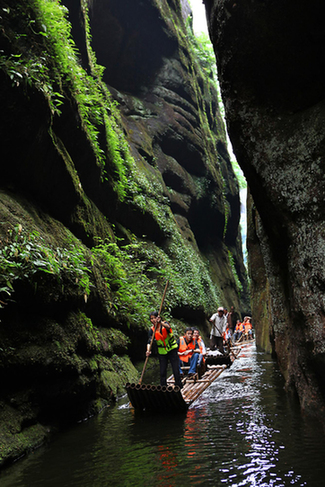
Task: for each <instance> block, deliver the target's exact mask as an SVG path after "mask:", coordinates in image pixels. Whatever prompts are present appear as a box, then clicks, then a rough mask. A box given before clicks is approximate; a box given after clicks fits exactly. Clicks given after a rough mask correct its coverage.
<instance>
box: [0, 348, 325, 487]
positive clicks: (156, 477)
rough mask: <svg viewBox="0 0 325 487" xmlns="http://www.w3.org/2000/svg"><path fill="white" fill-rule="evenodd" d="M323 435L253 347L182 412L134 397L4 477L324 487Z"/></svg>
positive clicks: (162, 486) (51, 483)
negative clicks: (133, 404)
mask: <svg viewBox="0 0 325 487" xmlns="http://www.w3.org/2000/svg"><path fill="white" fill-rule="evenodd" d="M324 453H325V446H324V436H323V433H322V432H321V428H320V426H319V425H318V424H316V423H314V422H313V421H311V420H309V419H307V418H305V417H303V416H301V414H300V412H299V407H298V404H297V403H296V402H295V401H294V400H293V399H290V398H289V397H288V396H287V395H286V394H285V392H284V390H283V379H282V377H281V375H280V373H279V371H278V369H277V367H276V365H275V363H274V362H273V361H272V360H271V359H270V358H269V357H268V356H266V355H265V354H262V353H258V352H256V349H255V347H254V346H253V345H251V346H247V347H246V348H245V349H243V351H242V354H241V356H240V358H239V359H238V360H236V361H235V363H234V365H233V366H232V367H231V368H230V369H228V370H226V371H225V372H224V373H223V374H222V375H221V376H220V377H219V379H217V381H216V382H215V383H214V384H212V386H210V387H209V388H208V389H207V390H206V391H205V392H204V394H203V395H202V396H201V397H200V398H199V399H198V400H197V401H196V402H195V403H194V405H193V406H192V407H191V408H190V409H189V410H188V411H187V412H186V413H184V414H177V415H171V414H169V415H165V414H159V413H158V414H153V413H151V414H147V413H140V414H136V413H135V412H134V410H133V409H131V408H130V407H129V403H128V400H127V398H126V397H124V398H123V399H121V400H120V401H119V402H118V404H117V405H116V406H115V407H113V408H111V409H106V410H104V411H103V412H102V413H101V414H100V415H99V416H98V417H96V418H93V419H92V420H90V421H88V422H85V423H82V424H80V425H78V426H76V427H74V428H72V429H71V430H69V431H68V432H66V433H64V434H62V435H60V436H59V437H57V438H56V439H55V441H53V442H52V443H51V445H50V446H48V447H43V448H41V449H39V450H38V451H36V452H35V453H33V454H31V455H29V456H28V457H27V458H26V459H24V460H22V461H20V462H17V463H16V464H15V465H13V466H12V467H10V468H9V469H8V470H6V471H4V472H3V473H2V474H1V475H0V485H1V487H31V486H33V487H38V486H42V487H58V486H60V487H70V486H80V487H102V486H117V487H119V486H121V487H122V486H123V487H128V486H130V487H131V486H132V487H137V486H139V487H142V486H159V487H183V486H186V487H188V486H196V485H202V486H203V485H204V486H223V485H231V486H238V487H239V486H265V487H269V486H276V487H281V486H291V485H296V486H310V487H318V486H319V487H321V486H323V485H324V481H323V480H322V474H323V463H322V462H323V458H324Z"/></svg>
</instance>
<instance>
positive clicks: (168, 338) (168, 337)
mask: <svg viewBox="0 0 325 487" xmlns="http://www.w3.org/2000/svg"><path fill="white" fill-rule="evenodd" d="M149 319H150V321H151V323H152V327H151V328H150V329H149V333H148V343H147V351H146V356H147V357H148V356H149V355H150V354H151V351H150V344H151V340H152V334H153V333H154V332H155V338H154V339H155V340H156V344H157V348H158V358H159V366H160V385H161V386H167V365H168V360H169V362H170V364H171V366H172V370H173V374H174V379H175V385H177V386H179V387H180V388H182V387H183V385H182V381H181V377H180V372H179V358H178V345H177V342H176V340H175V337H174V335H173V330H172V328H171V326H170V324H169V323H168V322H167V321H162V319H161V317H160V316H159V314H158V311H153V312H152V313H150V315H149Z"/></svg>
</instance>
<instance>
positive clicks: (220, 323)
mask: <svg viewBox="0 0 325 487" xmlns="http://www.w3.org/2000/svg"><path fill="white" fill-rule="evenodd" d="M209 321H211V323H212V328H211V333H210V349H211V350H215V349H216V348H217V349H218V350H219V352H221V353H224V349H223V334H224V332H225V331H226V327H227V318H226V317H225V315H224V309H223V308H222V307H219V308H218V311H217V313H214V314H213V315H212V316H211V318H210V320H209Z"/></svg>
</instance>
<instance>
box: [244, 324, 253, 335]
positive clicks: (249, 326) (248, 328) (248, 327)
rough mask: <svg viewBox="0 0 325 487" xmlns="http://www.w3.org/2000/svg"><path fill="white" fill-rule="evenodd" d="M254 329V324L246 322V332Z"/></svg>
mask: <svg viewBox="0 0 325 487" xmlns="http://www.w3.org/2000/svg"><path fill="white" fill-rule="evenodd" d="M252 328H253V326H252V323H249V322H246V323H245V332H246V333H247V332H248V331H249V330H251V329H252Z"/></svg>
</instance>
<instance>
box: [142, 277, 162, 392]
mask: <svg viewBox="0 0 325 487" xmlns="http://www.w3.org/2000/svg"><path fill="white" fill-rule="evenodd" d="M168 284H169V280H168V281H167V282H166V286H165V290H164V294H163V297H162V300H161V303H160V308H159V312H158V317H160V313H161V311H162V307H163V304H164V301H165V297H166V293H167V288H168ZM156 328H157V322H156V325H155V329H154V331H153V333H152V337H151V342H150V345H149V350H148V352H150V351H151V347H152V344H153V340H154V338H155V332H156ZM148 359H149V355H147V356H146V360H145V362H144V366H143V369H142V374H141V377H140V380H139V384H141V383H142V379H143V376H144V371H145V370H146V367H147V363H148Z"/></svg>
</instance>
